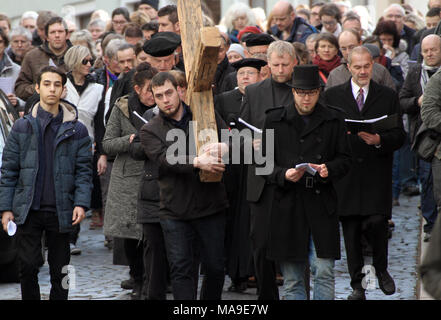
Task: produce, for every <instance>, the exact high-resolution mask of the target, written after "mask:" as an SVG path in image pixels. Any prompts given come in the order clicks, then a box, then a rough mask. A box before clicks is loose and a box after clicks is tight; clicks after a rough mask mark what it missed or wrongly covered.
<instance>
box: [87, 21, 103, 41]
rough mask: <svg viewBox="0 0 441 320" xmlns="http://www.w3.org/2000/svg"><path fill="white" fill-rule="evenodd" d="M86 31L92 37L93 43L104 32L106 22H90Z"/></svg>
mask: <svg viewBox="0 0 441 320" xmlns="http://www.w3.org/2000/svg"><path fill="white" fill-rule="evenodd" d="M87 30H89V32H90V34H91V35H92V39H93V41H97V40H98V39H99V37H100V36H101V35H102V34H103V33H104V32H105V31H106V22H105V21H103V20H100V19H96V20H93V21H90V22H89V24H88V25H87Z"/></svg>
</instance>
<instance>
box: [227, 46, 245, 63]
mask: <svg viewBox="0 0 441 320" xmlns="http://www.w3.org/2000/svg"><path fill="white" fill-rule="evenodd" d="M227 58H228V62H229V63H234V62H236V61H239V60H242V59H245V49H244V47H242V46H241V45H240V44H238V43H233V44H232V45H230V48H229V49H228V51H227Z"/></svg>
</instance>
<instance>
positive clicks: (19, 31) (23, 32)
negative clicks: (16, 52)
mask: <svg viewBox="0 0 441 320" xmlns="http://www.w3.org/2000/svg"><path fill="white" fill-rule="evenodd" d="M18 36H24V37H26V39H28V40H29V41H32V33H31V32H30V31H29V30H28V29H26V28H25V27H22V26H19V27H15V28H13V29H12V30H11V32H9V41H12V38H14V37H18Z"/></svg>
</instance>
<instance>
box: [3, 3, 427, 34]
mask: <svg viewBox="0 0 441 320" xmlns="http://www.w3.org/2000/svg"><path fill="white" fill-rule="evenodd" d="M188 1H191V0H188ZM204 1H205V2H206V4H207V6H208V7H209V8H210V9H211V11H212V12H213V16H214V18H215V20H216V21H215V22H216V23H217V22H219V20H220V17H222V16H223V15H224V14H225V12H226V11H227V10H228V7H229V6H231V5H232V4H233V3H234V2H244V3H246V4H249V5H250V6H251V7H261V8H263V9H264V10H265V12H267V13H269V12H270V11H271V8H272V7H273V6H274V4H275V3H276V2H277V1H278V0H204ZM290 1H291V3H292V4H293V5H294V6H297V5H299V4H307V5H311V4H312V3H313V2H316V1H319V0H290ZM320 1H325V2H326V0H320ZM350 2H351V3H352V6H356V5H366V6H367V7H368V9H369V12H370V14H371V16H372V18H373V22H374V23H375V22H376V21H377V19H378V18H379V17H380V16H381V15H382V13H383V11H384V9H385V8H386V7H387V6H388V5H389V4H391V3H402V2H405V3H409V4H410V5H412V6H413V7H414V8H416V9H418V10H419V11H420V12H422V13H423V14H425V13H426V12H427V2H428V0H423V1H421V0H419V1H418V0H406V1H396V0H351V1H350ZM137 3H139V0H41V1H35V0H16V1H6V0H1V5H0V12H2V13H5V14H7V15H8V16H9V17H10V18H11V19H12V21H13V24H14V25H15V24H17V23H18V21H19V19H20V16H21V14H22V13H23V12H25V11H28V10H33V11H39V10H52V11H54V12H56V13H58V14H60V15H61V16H63V17H66V16H68V17H70V18H71V19H73V20H75V21H76V23H77V25H78V26H79V27H80V28H85V27H86V25H87V23H88V22H89V16H90V14H91V13H92V12H93V11H95V10H97V9H104V10H106V11H107V12H109V13H111V12H112V10H113V9H115V8H117V7H122V6H125V7H127V8H128V9H129V10H130V11H133V10H134V8H135V6H136V5H137ZM171 3H176V0H160V6H162V5H166V4H171Z"/></svg>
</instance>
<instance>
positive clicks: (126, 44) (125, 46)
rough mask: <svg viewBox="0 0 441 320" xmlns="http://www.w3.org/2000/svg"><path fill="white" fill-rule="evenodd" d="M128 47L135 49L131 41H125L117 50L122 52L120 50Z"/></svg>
mask: <svg viewBox="0 0 441 320" xmlns="http://www.w3.org/2000/svg"><path fill="white" fill-rule="evenodd" d="M127 49H133V51H135V47H134V46H133V45H131V44H130V43H127V42H125V43H124V44H122V45H121V46H119V47H118V49H117V50H116V52H117V53H118V52H120V51H124V50H127Z"/></svg>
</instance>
